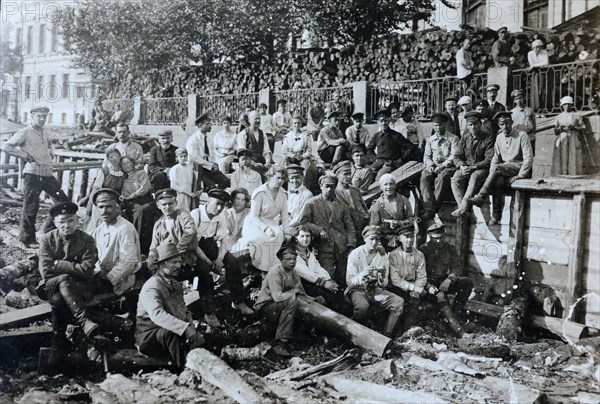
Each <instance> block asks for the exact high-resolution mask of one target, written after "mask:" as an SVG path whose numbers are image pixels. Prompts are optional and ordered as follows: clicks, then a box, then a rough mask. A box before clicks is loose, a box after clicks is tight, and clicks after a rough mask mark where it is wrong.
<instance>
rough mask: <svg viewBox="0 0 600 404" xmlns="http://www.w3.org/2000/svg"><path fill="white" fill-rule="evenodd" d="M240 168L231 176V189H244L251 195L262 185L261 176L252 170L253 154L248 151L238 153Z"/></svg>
mask: <svg viewBox="0 0 600 404" xmlns="http://www.w3.org/2000/svg"><path fill="white" fill-rule="evenodd" d="M237 156H238V161H239V167H238V169H237V170H235V171H234V172H233V174H231V188H232V189H237V188H244V189H246V191H248V193H249V194H250V195H252V193H253V192H254V190H255V189H256V188H258V187H260V186H261V185H262V183H263V182H262V177H261V175H260V174H259V173H258V172H257V171H255V170H253V169H252V152H251V151H250V150H248V149H239V150H238V151H237Z"/></svg>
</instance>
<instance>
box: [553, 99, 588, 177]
mask: <svg viewBox="0 0 600 404" xmlns="http://www.w3.org/2000/svg"><path fill="white" fill-rule="evenodd" d="M560 108H561V109H562V111H563V112H561V113H560V114H559V115H558V116H557V117H556V121H555V124H554V133H555V134H556V140H555V142H554V154H553V156H552V169H551V175H581V174H583V161H582V152H581V141H580V140H579V136H580V132H583V131H585V124H584V123H583V120H582V119H581V116H580V115H579V114H578V113H576V112H573V111H571V108H573V98H572V97H563V98H561V100H560ZM581 135H582V136H585V133H581Z"/></svg>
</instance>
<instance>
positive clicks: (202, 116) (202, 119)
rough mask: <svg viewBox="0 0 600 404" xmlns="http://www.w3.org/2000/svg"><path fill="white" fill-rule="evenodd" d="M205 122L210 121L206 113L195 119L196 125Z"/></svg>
mask: <svg viewBox="0 0 600 404" xmlns="http://www.w3.org/2000/svg"><path fill="white" fill-rule="evenodd" d="M206 121H210V116H209V115H208V112H205V113H204V114H202V115H200V116H199V117H198V118H196V121H195V123H196V125H200V124H201V123H204V122H206Z"/></svg>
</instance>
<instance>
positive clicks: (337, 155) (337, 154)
mask: <svg viewBox="0 0 600 404" xmlns="http://www.w3.org/2000/svg"><path fill="white" fill-rule="evenodd" d="M346 150H347V147H346V146H344V145H339V146H328V147H326V148H325V149H323V150H321V151H319V152H318V154H319V157H320V158H321V160H323V162H324V163H327V164H332V165H335V164H337V163H339V162H340V161H342V160H343V159H344V158H345V156H346Z"/></svg>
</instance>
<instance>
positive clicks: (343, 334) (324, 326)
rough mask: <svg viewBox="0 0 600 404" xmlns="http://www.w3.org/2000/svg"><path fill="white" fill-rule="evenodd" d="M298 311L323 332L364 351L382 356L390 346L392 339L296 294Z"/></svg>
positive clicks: (305, 319) (303, 317)
mask: <svg viewBox="0 0 600 404" xmlns="http://www.w3.org/2000/svg"><path fill="white" fill-rule="evenodd" d="M296 298H297V300H298V313H299V314H300V317H301V318H302V319H303V320H304V321H306V322H307V323H309V324H311V325H314V326H315V327H317V328H318V329H319V330H321V331H322V332H324V333H330V334H332V335H334V336H336V337H337V338H340V339H341V340H342V341H345V342H349V343H351V344H353V345H355V346H357V347H359V348H361V349H363V350H364V351H366V352H368V353H370V354H372V355H376V356H382V355H383V354H384V353H385V352H386V351H387V350H388V349H389V348H390V346H391V344H392V340H391V339H389V338H388V337H386V336H383V335H381V334H379V333H378V332H375V331H373V330H371V329H370V328H367V327H365V326H364V325H362V324H359V323H357V322H356V321H354V320H351V319H349V318H348V317H345V316H343V315H341V314H339V313H337V312H335V311H333V310H331V309H328V308H327V307H325V306H323V305H321V304H319V303H317V302H315V301H313V300H311V299H309V298H308V297H306V296H297V297H296Z"/></svg>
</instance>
